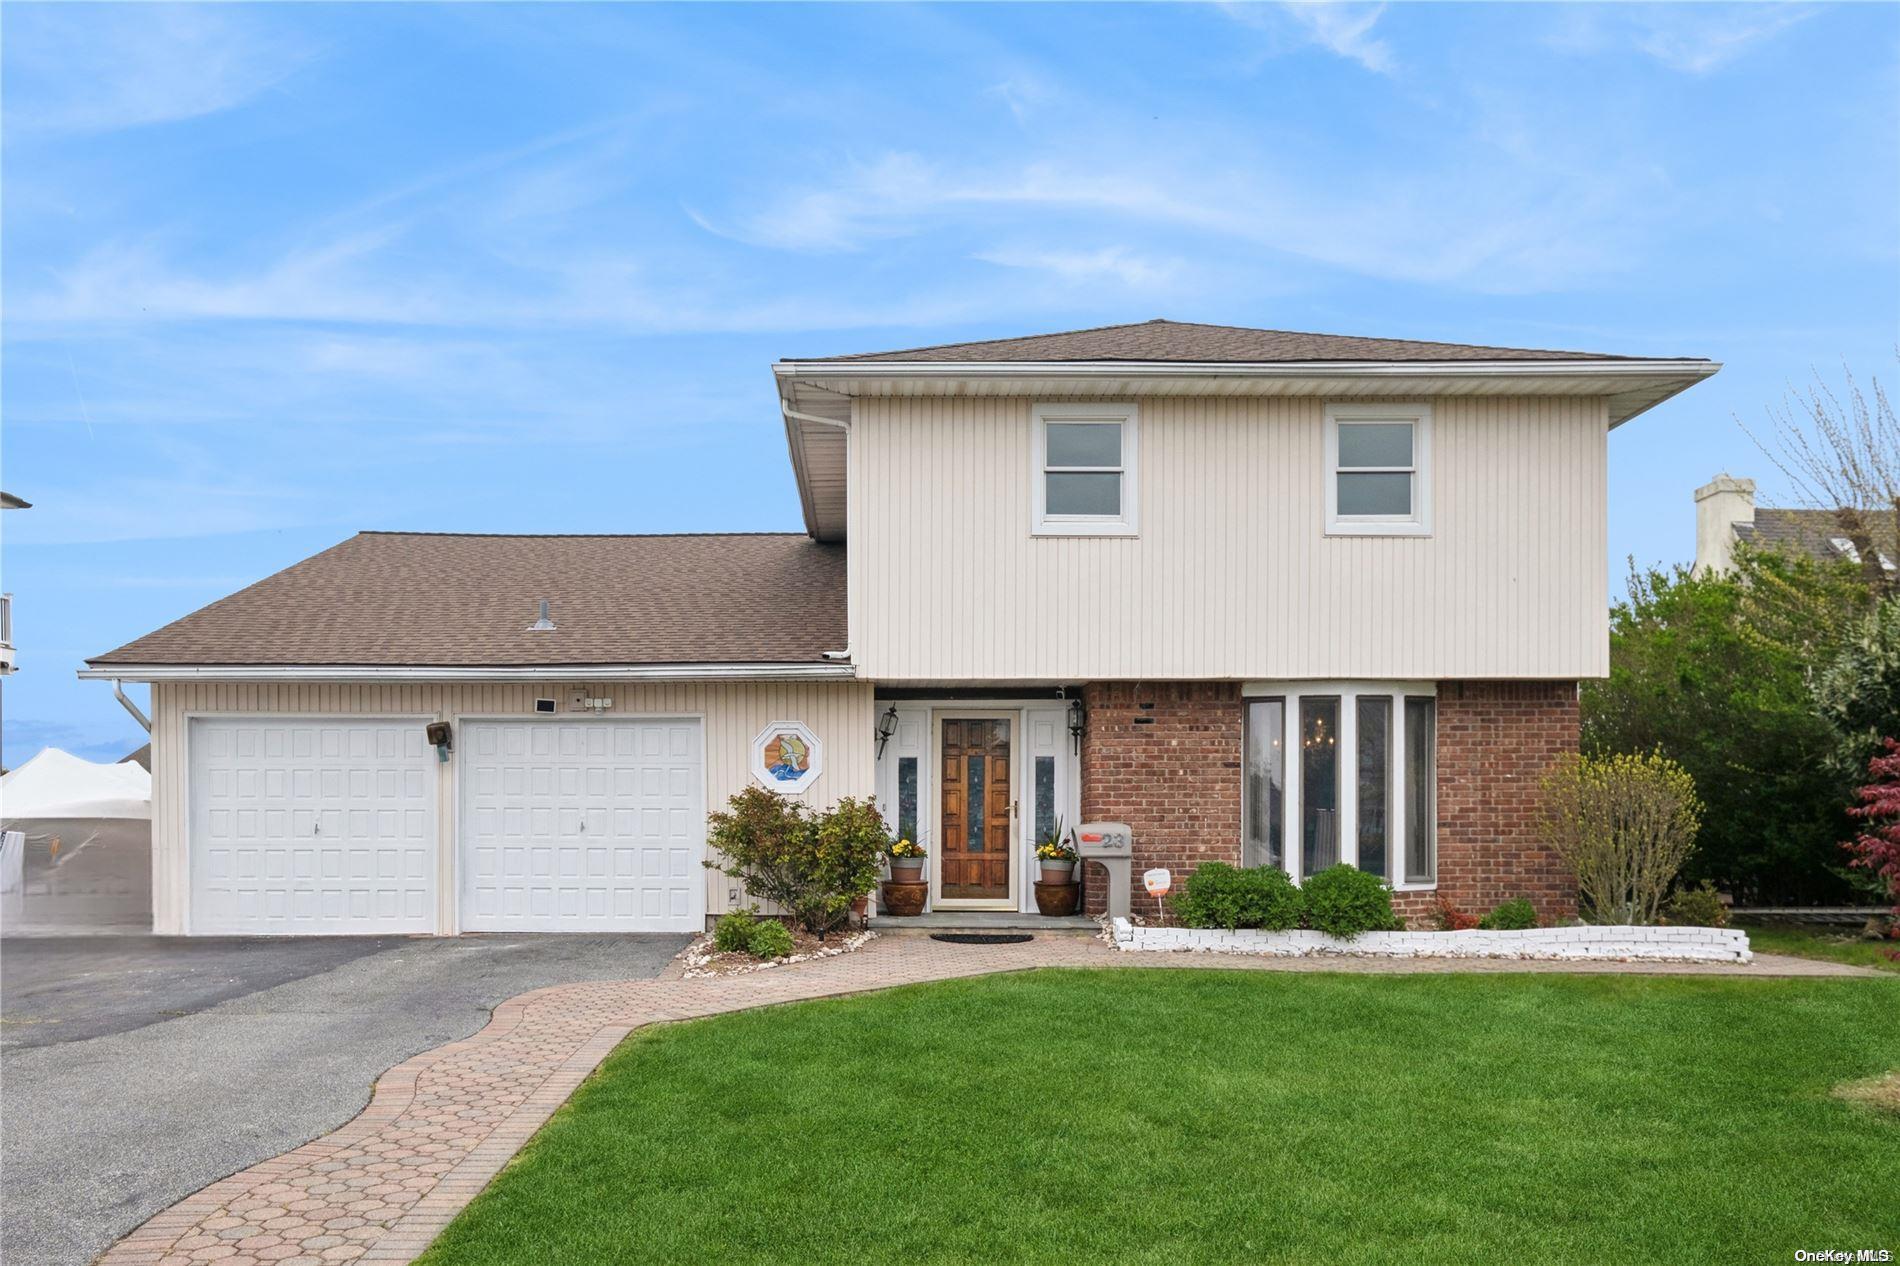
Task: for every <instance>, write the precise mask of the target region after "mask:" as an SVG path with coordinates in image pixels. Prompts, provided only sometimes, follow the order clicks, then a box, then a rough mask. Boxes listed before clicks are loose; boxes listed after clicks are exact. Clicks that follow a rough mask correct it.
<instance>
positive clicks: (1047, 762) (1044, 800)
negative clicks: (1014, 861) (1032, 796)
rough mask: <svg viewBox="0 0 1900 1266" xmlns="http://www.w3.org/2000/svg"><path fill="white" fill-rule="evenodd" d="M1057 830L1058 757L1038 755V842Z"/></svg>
mask: <svg viewBox="0 0 1900 1266" xmlns="http://www.w3.org/2000/svg"><path fill="white" fill-rule="evenodd" d="M1055 830H1056V758H1055V757H1053V756H1038V757H1036V843H1038V844H1040V843H1042V842H1043V841H1044V840H1046V839H1048V838H1049V837H1050V836H1051V835H1054V834H1055Z"/></svg>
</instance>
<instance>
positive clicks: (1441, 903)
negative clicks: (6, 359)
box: [1432, 897, 1478, 932]
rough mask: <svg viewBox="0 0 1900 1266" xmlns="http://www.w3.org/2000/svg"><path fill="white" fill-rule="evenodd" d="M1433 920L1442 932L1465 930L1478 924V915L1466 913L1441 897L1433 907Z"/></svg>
mask: <svg viewBox="0 0 1900 1266" xmlns="http://www.w3.org/2000/svg"><path fill="white" fill-rule="evenodd" d="M1432 922H1433V923H1435V924H1437V926H1438V930H1439V931H1440V932H1463V931H1466V930H1467V929H1469V928H1475V927H1477V926H1478V916H1477V915H1475V914H1466V913H1465V912H1464V911H1463V910H1460V909H1459V908H1458V907H1457V906H1454V905H1453V904H1452V903H1451V902H1449V901H1447V900H1445V899H1444V898H1443V897H1440V898H1438V900H1437V902H1436V903H1434V905H1433V907H1432Z"/></svg>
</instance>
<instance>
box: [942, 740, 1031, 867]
mask: <svg viewBox="0 0 1900 1266" xmlns="http://www.w3.org/2000/svg"><path fill="white" fill-rule="evenodd" d="M1009 731H1010V723H1009V721H1008V719H1007V718H998V717H985V718H981V719H976V718H968V719H962V720H957V719H948V718H947V719H945V720H944V722H943V776H942V777H941V779H939V781H938V786H939V787H940V788H941V789H942V790H941V792H940V793H939V794H941V795H942V797H943V804H942V817H943V835H942V842H941V846H940V847H939V849H938V853H939V858H938V864H939V866H940V867H941V870H940V872H939V873H940V878H941V888H940V890H939V895H940V896H942V897H943V898H944V899H945V900H949V901H1007V900H1008V899H1009V895H1010V894H1009V868H1010V865H1011V859H1012V858H1013V857H1014V856H1015V853H1016V850H1015V848H1014V847H1013V845H1014V837H1015V822H1014V818H1015V799H1016V797H1015V791H1014V789H1013V788H1012V787H1011V786H1010V748H1009V741H1010V732H1009Z"/></svg>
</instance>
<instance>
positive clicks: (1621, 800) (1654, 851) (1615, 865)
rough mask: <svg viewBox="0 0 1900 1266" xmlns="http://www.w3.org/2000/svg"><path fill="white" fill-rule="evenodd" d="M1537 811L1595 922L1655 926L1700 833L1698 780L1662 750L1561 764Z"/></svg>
mask: <svg viewBox="0 0 1900 1266" xmlns="http://www.w3.org/2000/svg"><path fill="white" fill-rule="evenodd" d="M1542 791H1543V795H1542V799H1541V802H1540V803H1539V805H1538V812H1539V818H1538V827H1539V830H1540V833H1541V834H1542V835H1543V837H1544V840H1545V841H1546V842H1547V843H1549V844H1550V846H1551V847H1552V848H1554V849H1555V850H1556V851H1557V855H1558V856H1560V857H1562V858H1563V860H1564V864H1565V865H1567V866H1569V867H1570V869H1571V870H1572V871H1574V872H1575V873H1576V876H1577V889H1578V892H1579V893H1580V894H1581V895H1582V897H1583V905H1584V909H1585V912H1586V913H1587V915H1588V916H1589V918H1590V920H1591V921H1592V922H1594V923H1654V922H1656V918H1657V916H1658V915H1659V914H1660V913H1661V911H1662V904H1663V901H1664V899H1666V898H1667V897H1668V896H1669V889H1670V887H1671V885H1673V884H1674V883H1675V879H1676V875H1677V873H1678V872H1679V871H1681V869H1682V864H1683V862H1685V861H1687V860H1688V858H1689V854H1690V853H1691V852H1692V851H1694V849H1695V837H1696V832H1697V831H1699V830H1700V829H1701V827H1702V802H1701V801H1700V800H1698V799H1697V798H1696V793H1695V781H1694V780H1693V779H1692V778H1690V777H1689V774H1688V772H1687V771H1686V770H1684V769H1683V768H1682V766H1680V765H1678V764H1676V763H1675V762H1674V761H1672V760H1670V759H1669V758H1668V757H1666V756H1664V755H1663V754H1662V753H1661V752H1660V751H1657V752H1646V753H1643V754H1641V755H1632V754H1630V753H1627V752H1617V753H1615V754H1613V755H1610V756H1602V757H1596V756H1579V755H1576V754H1575V753H1572V754H1570V755H1568V756H1565V757H1563V758H1562V759H1560V760H1559V761H1558V762H1557V763H1556V764H1555V765H1553V766H1551V768H1550V769H1549V771H1548V772H1546V773H1545V775H1544V779H1543V788H1542Z"/></svg>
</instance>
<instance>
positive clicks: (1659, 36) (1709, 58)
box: [1545, 4, 1817, 75]
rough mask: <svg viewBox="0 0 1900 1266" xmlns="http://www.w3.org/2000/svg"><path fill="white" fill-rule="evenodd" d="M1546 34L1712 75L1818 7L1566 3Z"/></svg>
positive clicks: (1589, 48)
mask: <svg viewBox="0 0 1900 1266" xmlns="http://www.w3.org/2000/svg"><path fill="white" fill-rule="evenodd" d="M1562 12H1563V19H1562V21H1561V22H1560V24H1559V25H1558V27H1557V28H1556V30H1555V31H1554V32H1553V33H1552V34H1551V35H1550V36H1549V37H1548V38H1547V39H1546V40H1545V43H1546V44H1548V45H1549V46H1550V47H1552V48H1555V49H1558V50H1560V51H1563V52H1570V53H1584V54H1600V53H1616V52H1622V51H1623V50H1626V49H1630V48H1634V49H1636V50H1637V51H1638V52H1641V53H1643V54H1645V55H1647V56H1649V57H1651V58H1653V59H1654V60H1656V61H1658V62H1660V63H1661V64H1663V65H1664V66H1667V67H1668V68H1670V69H1671V70H1674V71H1678V72H1680V73H1682V74H1686V75H1707V74H1712V73H1714V72H1715V71H1717V70H1720V69H1722V68H1723V67H1725V66H1728V65H1730V64H1731V63H1733V62H1735V61H1737V60H1738V59H1740V58H1741V57H1743V56H1744V55H1746V54H1747V53H1749V52H1751V51H1753V50H1754V49H1756V48H1757V47H1759V46H1761V45H1763V44H1765V43H1767V42H1769V41H1770V40H1772V39H1774V38H1775V37H1776V36H1778V35H1780V34H1781V33H1782V32H1783V31H1786V30H1788V29H1789V28H1790V27H1793V26H1795V25H1797V24H1798V23H1801V22H1804V21H1806V20H1807V19H1808V18H1810V17H1812V16H1814V14H1815V13H1816V12H1817V10H1815V9H1814V8H1811V7H1808V6H1804V5H1786V4H1784V5H1753V4H1749V5H1729V4H1691V5H1604V6H1591V7H1582V8H1574V7H1571V8H1565V9H1564V10H1563V11H1562Z"/></svg>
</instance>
